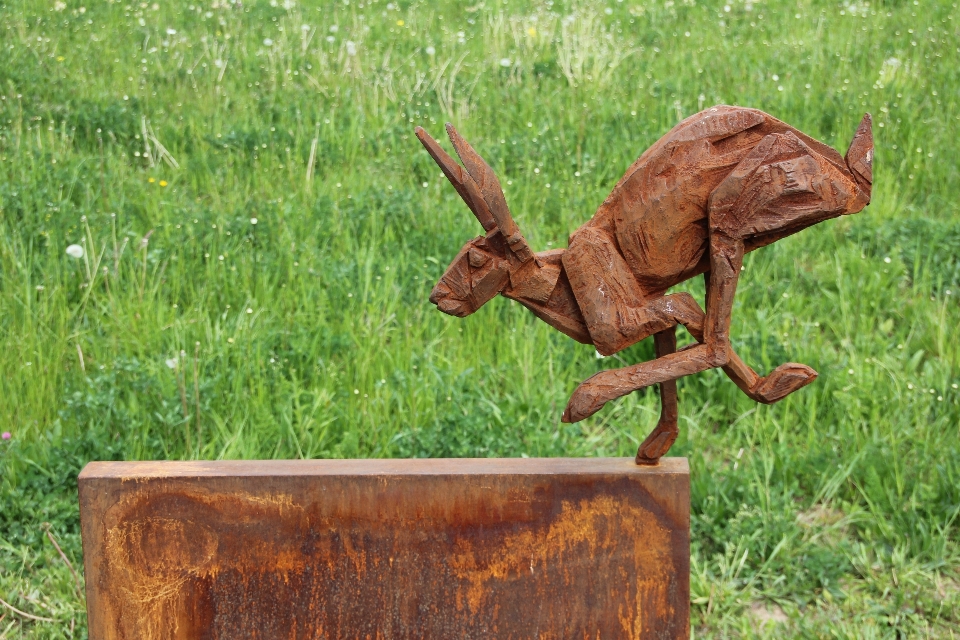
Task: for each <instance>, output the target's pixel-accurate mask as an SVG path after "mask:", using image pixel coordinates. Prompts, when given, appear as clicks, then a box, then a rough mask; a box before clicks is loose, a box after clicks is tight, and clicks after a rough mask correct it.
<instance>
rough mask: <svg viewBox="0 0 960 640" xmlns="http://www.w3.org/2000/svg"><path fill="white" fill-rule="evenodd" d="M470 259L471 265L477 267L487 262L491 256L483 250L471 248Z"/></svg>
mask: <svg viewBox="0 0 960 640" xmlns="http://www.w3.org/2000/svg"><path fill="white" fill-rule="evenodd" d="M469 259H470V266H471V267H474V268H476V267H482V266H483V265H485V264H487V261H488V260H490V256H488V255H487V254H485V253H484V252H483V251H480V250H478V249H473V248H471V249H470V252H469Z"/></svg>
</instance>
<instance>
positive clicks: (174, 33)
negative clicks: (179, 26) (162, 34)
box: [167, 29, 177, 36]
mask: <svg viewBox="0 0 960 640" xmlns="http://www.w3.org/2000/svg"><path fill="white" fill-rule="evenodd" d="M167 35H168V36H175V35H177V30H176V29H167Z"/></svg>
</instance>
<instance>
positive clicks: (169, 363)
mask: <svg viewBox="0 0 960 640" xmlns="http://www.w3.org/2000/svg"><path fill="white" fill-rule="evenodd" d="M165 363H166V365H167V367H169V368H170V369H176V368H177V359H176V358H167V359H166V361H165Z"/></svg>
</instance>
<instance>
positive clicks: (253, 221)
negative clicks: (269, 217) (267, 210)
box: [250, 218, 259, 224]
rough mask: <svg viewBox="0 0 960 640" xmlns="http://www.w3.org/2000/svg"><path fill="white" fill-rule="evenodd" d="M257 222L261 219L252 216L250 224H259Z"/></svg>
mask: <svg viewBox="0 0 960 640" xmlns="http://www.w3.org/2000/svg"><path fill="white" fill-rule="evenodd" d="M257 222H259V220H257V219H256V218H250V224H257Z"/></svg>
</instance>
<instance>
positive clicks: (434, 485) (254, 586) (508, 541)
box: [80, 458, 690, 640]
mask: <svg viewBox="0 0 960 640" xmlns="http://www.w3.org/2000/svg"><path fill="white" fill-rule="evenodd" d="M80 513H81V520H82V526H83V549H84V566H85V568H86V578H87V611H88V613H89V624H90V637H91V638H92V639H93V640H101V639H107V638H110V639H112V638H130V639H133V638H191V639H192V638H224V639H227V638H229V639H234V638H270V639H274V638H443V639H446V638H591V639H593V638H689V636H690V633H689V611H690V609H689V601H690V597H689V591H690V582H689V580H690V571H689V569H690V565H689V562H690V482H689V470H688V467H687V461H686V459H683V458H664V459H663V460H662V461H661V464H660V465H659V466H655V467H641V466H637V465H635V464H634V463H633V459H632V458H605V459H604V458H599V459H597V458H594V459H566V458H553V459H543V458H542V459H483V460H480V459H471V460H463V459H460V460H306V461H271V462H243V461H230V462H94V463H91V464H89V465H88V466H87V467H86V468H85V469H84V470H83V472H82V473H81V474H80Z"/></svg>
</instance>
